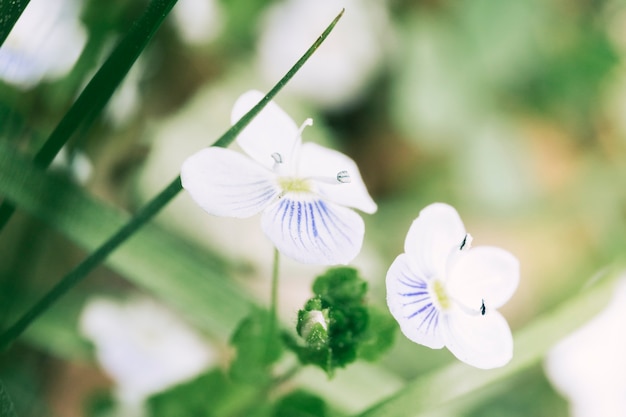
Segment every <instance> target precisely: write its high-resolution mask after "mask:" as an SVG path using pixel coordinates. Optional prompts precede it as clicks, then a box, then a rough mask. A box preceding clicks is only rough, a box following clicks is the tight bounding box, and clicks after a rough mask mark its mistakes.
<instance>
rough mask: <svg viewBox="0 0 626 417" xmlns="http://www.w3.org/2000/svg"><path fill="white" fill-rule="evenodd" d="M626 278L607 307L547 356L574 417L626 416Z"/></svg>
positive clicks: (552, 375) (551, 376)
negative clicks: (625, 319) (625, 318)
mask: <svg viewBox="0 0 626 417" xmlns="http://www.w3.org/2000/svg"><path fill="white" fill-rule="evenodd" d="M624 317H626V276H625V277H624V278H622V279H621V280H620V281H619V283H618V286H617V288H616V290H615V294H614V296H613V300H612V301H611V303H610V304H609V305H608V306H607V307H606V309H605V310H604V311H603V312H602V313H600V314H599V315H597V316H596V317H595V318H593V319H592V320H591V321H589V322H588V323H587V324H585V325H584V326H583V327H581V328H580V329H579V330H577V331H576V332H574V333H572V334H571V335H569V336H568V337H566V338H565V339H563V340H562V341H560V342H559V343H558V344H557V345H556V346H555V347H554V348H553V349H552V350H551V351H550V352H549V353H548V356H547V357H546V361H545V366H544V367H545V370H546V374H547V376H548V378H549V379H550V381H551V382H552V384H553V385H554V386H555V387H556V389H557V390H558V391H560V392H561V393H562V394H563V395H564V396H565V397H566V398H567V399H568V400H569V403H570V412H571V416H573V417H596V416H602V417H623V416H624V415H625V413H626V354H625V352H626V322H625V321H624Z"/></svg>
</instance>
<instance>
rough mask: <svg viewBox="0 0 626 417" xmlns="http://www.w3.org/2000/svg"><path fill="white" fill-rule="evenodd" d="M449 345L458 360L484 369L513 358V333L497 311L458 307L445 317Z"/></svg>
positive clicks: (446, 339) (499, 365)
mask: <svg viewBox="0 0 626 417" xmlns="http://www.w3.org/2000/svg"><path fill="white" fill-rule="evenodd" d="M441 327H442V329H441V331H442V334H443V338H444V342H445V344H446V347H447V348H448V349H449V350H450V352H452V354H453V355H454V356H456V357H457V358H458V359H459V360H461V361H463V362H465V363H467V364H468V365H472V366H475V367H476V368H481V369H492V368H498V367H501V366H504V365H506V364H507V363H508V362H509V361H510V360H511V358H512V357H513V335H512V334H511V329H510V328H509V325H508V323H507V322H506V320H505V319H504V317H503V316H502V315H501V314H500V313H499V312H497V311H496V310H488V311H487V313H486V314H485V315H481V314H467V313H466V312H464V311H462V310H461V309H458V308H457V309H456V310H454V311H452V312H451V313H450V314H447V315H446V316H445V317H444V318H443V320H442V326H441Z"/></svg>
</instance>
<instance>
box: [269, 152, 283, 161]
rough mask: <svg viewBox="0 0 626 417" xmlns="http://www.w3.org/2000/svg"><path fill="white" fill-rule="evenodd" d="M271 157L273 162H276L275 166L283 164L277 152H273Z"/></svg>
mask: <svg viewBox="0 0 626 417" xmlns="http://www.w3.org/2000/svg"><path fill="white" fill-rule="evenodd" d="M271 156H272V159H273V160H274V162H276V163H277V164H282V163H283V157H282V156H281V154H279V153H278V152H274V153H273V154H272V155H271Z"/></svg>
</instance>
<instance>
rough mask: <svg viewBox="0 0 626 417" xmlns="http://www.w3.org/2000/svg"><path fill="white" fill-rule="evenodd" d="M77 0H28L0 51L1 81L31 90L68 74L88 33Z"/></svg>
mask: <svg viewBox="0 0 626 417" xmlns="http://www.w3.org/2000/svg"><path fill="white" fill-rule="evenodd" d="M80 3H81V2H78V1H77V0H31V1H30V3H29V5H28V7H27V8H26V9H25V10H24V13H22V16H20V18H19V20H18V21H17V23H16V24H15V26H14V27H13V29H12V30H11V33H10V34H9V36H8V37H7V39H6V41H5V43H4V44H3V45H2V48H0V78H1V79H2V80H4V81H6V82H8V83H11V84H14V85H16V86H18V87H23V88H30V87H32V86H34V85H35V84H37V83H38V82H40V81H41V80H42V79H43V80H48V79H55V78H59V77H61V76H62V75H64V74H65V73H66V72H67V71H69V70H70V69H71V68H72V66H73V65H74V63H75V62H76V60H77V59H78V57H79V55H80V53H81V51H82V49H83V47H84V45H85V43H86V42H87V33H86V31H85V29H84V28H83V26H82V24H81V22H80V19H79V15H80Z"/></svg>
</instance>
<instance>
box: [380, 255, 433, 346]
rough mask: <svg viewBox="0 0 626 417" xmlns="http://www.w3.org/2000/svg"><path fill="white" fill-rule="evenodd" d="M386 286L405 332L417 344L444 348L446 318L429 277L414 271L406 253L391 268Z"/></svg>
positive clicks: (390, 304)
mask: <svg viewBox="0 0 626 417" xmlns="http://www.w3.org/2000/svg"><path fill="white" fill-rule="evenodd" d="M386 285H387V305H388V306H389V311H390V312H391V315H393V317H394V318H395V319H396V321H397V322H398V324H400V329H401V330H402V333H404V335H405V336H406V337H407V338H409V340H411V341H413V342H415V343H419V344H420V345H424V346H427V347H429V348H433V349H441V348H442V347H443V346H444V343H443V338H442V337H441V329H440V320H441V317H442V316H441V313H440V312H439V310H438V309H437V308H436V307H435V303H434V302H433V300H432V298H431V295H430V291H429V279H428V277H426V276H423V275H419V274H418V273H415V272H413V271H412V270H411V265H410V263H409V260H408V257H407V255H406V254H404V253H403V254H401V255H399V256H398V257H397V258H396V259H395V260H394V261H393V263H392V264H391V267H389V271H387V278H386Z"/></svg>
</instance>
